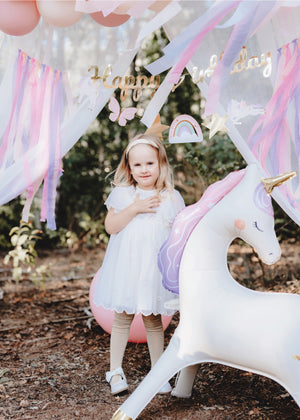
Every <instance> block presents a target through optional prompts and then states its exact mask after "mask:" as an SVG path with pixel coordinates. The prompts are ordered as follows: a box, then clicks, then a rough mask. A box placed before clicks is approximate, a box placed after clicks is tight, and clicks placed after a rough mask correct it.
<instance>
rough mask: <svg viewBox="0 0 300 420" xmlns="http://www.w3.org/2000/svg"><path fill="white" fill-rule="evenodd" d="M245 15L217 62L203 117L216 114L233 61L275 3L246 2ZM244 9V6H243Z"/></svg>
mask: <svg viewBox="0 0 300 420" xmlns="http://www.w3.org/2000/svg"><path fill="white" fill-rule="evenodd" d="M246 4H247V9H248V13H247V14H245V15H244V14H242V15H241V16H244V17H243V18H242V19H241V21H240V22H238V23H236V24H235V26H234V29H233V31H232V33H231V36H230V39H229V41H228V42H227V45H226V48H225V51H224V54H223V57H222V59H221V60H220V61H219V63H218V65H217V67H216V69H215V71H214V73H213V75H212V78H211V81H210V84H209V87H208V94H207V102H206V105H205V113H204V115H211V114H214V113H215V112H216V107H217V103H218V101H219V97H220V93H221V91H222V89H223V88H224V86H225V84H226V81H227V79H228V77H229V75H230V71H231V68H232V65H233V63H234V60H235V59H236V57H237V55H238V53H239V51H240V50H241V48H242V47H243V45H245V43H246V41H247V40H248V39H249V38H250V37H251V36H252V35H253V34H254V33H255V31H256V29H257V28H258V27H259V26H260V24H261V23H262V22H263V21H264V20H265V17H266V14H268V13H269V12H270V11H271V10H272V9H273V8H274V7H275V5H276V1H267V2H265V1H262V2H247V3H246ZM243 7H244V5H243Z"/></svg>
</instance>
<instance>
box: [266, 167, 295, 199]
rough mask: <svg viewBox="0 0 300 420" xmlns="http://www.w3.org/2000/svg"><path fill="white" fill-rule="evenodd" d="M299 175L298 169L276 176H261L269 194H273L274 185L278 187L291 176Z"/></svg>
mask: <svg viewBox="0 0 300 420" xmlns="http://www.w3.org/2000/svg"><path fill="white" fill-rule="evenodd" d="M296 175H297V172H296V171H291V172H285V173H283V174H280V175H277V176H274V177H273V178H261V182H262V184H263V186H264V187H265V190H266V191H267V193H268V194H271V192H272V191H273V188H274V187H278V186H279V185H281V184H283V183H284V182H286V181H288V180H289V179H291V178H294V177H295V176H296Z"/></svg>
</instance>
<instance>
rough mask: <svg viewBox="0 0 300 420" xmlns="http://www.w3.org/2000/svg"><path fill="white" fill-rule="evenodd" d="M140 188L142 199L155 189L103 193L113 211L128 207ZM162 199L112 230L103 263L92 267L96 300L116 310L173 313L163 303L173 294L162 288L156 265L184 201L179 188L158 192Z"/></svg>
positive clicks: (130, 312)
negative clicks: (152, 208)
mask: <svg viewBox="0 0 300 420" xmlns="http://www.w3.org/2000/svg"><path fill="white" fill-rule="evenodd" d="M136 194H140V199H145V198H147V197H149V196H151V195H154V194H157V191H156V190H152V191H148V190H141V189H140V188H138V187H134V186H130V187H116V188H114V190H113V191H112V192H111V194H110V195H109V197H108V198H107V200H106V202H105V204H106V206H107V208H108V209H110V208H111V207H112V208H114V210H115V211H116V212H119V211H121V210H123V209H124V208H126V207H128V206H129V205H130V204H131V203H132V202H133V201H134V199H135V197H136ZM160 196H161V203H160V206H159V207H158V208H157V212H156V213H143V214H138V215H137V216H135V218H134V219H132V220H131V221H130V222H129V223H128V225H127V226H126V227H125V228H124V229H122V230H121V231H120V232H119V233H117V234H115V235H111V237H110V240H109V243H108V246H107V250H106V254H105V257H104V261H103V264H102V266H101V268H100V269H99V271H98V272H97V273H96V276H95V277H96V278H97V279H94V281H96V286H95V293H94V303H95V305H96V306H103V307H104V308H105V309H110V310H115V311H117V312H123V311H125V312H127V313H128V314H132V313H142V314H143V315H150V314H155V315H157V314H163V315H172V314H173V313H174V310H173V309H167V308H165V307H164V304H165V302H166V301H168V300H171V299H174V298H177V295H174V294H173V293H171V292H169V291H168V290H166V289H165V288H164V287H163V285H162V277H161V274H160V271H159V269H158V266H157V255H158V252H159V250H160V247H161V245H162V244H163V243H164V241H165V240H166V239H167V237H168V234H169V231H170V229H171V225H172V222H173V219H174V217H175V216H176V214H177V213H178V212H179V211H180V210H181V209H182V208H183V207H184V201H183V199H182V197H181V195H180V194H179V192H178V191H176V190H173V192H169V191H167V190H165V191H163V192H161V193H160Z"/></svg>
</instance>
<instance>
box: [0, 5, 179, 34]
mask: <svg viewBox="0 0 300 420" xmlns="http://www.w3.org/2000/svg"><path fill="white" fill-rule="evenodd" d="M171 1H172V0H170V1H165V2H160V1H150V2H149V1H148V2H140V1H138V0H134V1H123V2H122V4H121V5H120V2H119V1H102V2H99V1H97V0H84V1H82V0H56V1H49V0H4V1H1V2H0V31H2V32H4V33H6V34H8V35H14V36H22V35H26V34H28V33H30V32H32V31H33V30H34V29H35V28H36V26H37V25H38V23H39V21H40V18H41V17H42V18H43V19H44V21H45V22H47V23H49V24H50V25H53V26H56V27H68V26H72V25H74V24H75V23H76V22H78V21H79V19H80V18H81V17H82V15H83V14H84V13H86V14H89V15H90V16H91V17H92V19H93V20H94V21H95V22H97V23H99V24H100V25H103V26H107V27H117V26H120V25H123V23H125V22H127V21H128V19H129V18H130V17H131V16H132V17H135V18H137V17H139V16H141V15H142V14H143V13H144V12H145V10H146V9H149V10H152V11H154V12H155V13H158V12H160V11H161V10H162V9H163V8H165V7H166V6H167V5H168V4H169V3H171Z"/></svg>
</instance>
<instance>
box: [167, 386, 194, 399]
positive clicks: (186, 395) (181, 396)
mask: <svg viewBox="0 0 300 420" xmlns="http://www.w3.org/2000/svg"><path fill="white" fill-rule="evenodd" d="M171 395H172V397H177V398H191V396H192V393H190V394H183V393H177V391H176V388H174V389H172V392H171Z"/></svg>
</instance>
